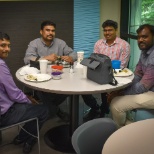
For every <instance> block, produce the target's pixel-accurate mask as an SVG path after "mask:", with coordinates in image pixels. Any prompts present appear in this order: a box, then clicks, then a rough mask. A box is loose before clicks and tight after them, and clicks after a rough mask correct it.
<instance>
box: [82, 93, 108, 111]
mask: <svg viewBox="0 0 154 154" xmlns="http://www.w3.org/2000/svg"><path fill="white" fill-rule="evenodd" d="M106 94H107V93H101V100H102V103H101V105H100V109H101V112H102V113H109V104H108V102H107V96H106ZM82 98H83V100H84V102H85V104H86V105H87V106H89V107H91V108H92V109H94V110H98V109H99V105H98V104H97V101H96V99H95V97H94V96H93V95H82Z"/></svg>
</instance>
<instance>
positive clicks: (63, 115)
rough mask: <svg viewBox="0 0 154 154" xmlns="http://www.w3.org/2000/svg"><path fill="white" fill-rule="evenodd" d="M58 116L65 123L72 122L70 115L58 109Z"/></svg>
mask: <svg viewBox="0 0 154 154" xmlns="http://www.w3.org/2000/svg"><path fill="white" fill-rule="evenodd" d="M57 116H58V117H59V118H60V119H62V120H63V121H65V122H69V121H70V116H69V114H68V113H66V112H64V111H62V110H61V109H58V111H57Z"/></svg>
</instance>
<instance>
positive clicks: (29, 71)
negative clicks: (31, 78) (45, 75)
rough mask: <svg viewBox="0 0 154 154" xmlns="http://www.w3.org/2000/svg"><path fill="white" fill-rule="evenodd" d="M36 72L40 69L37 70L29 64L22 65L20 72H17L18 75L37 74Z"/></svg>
mask: <svg viewBox="0 0 154 154" xmlns="http://www.w3.org/2000/svg"><path fill="white" fill-rule="evenodd" d="M38 73H40V70H38V69H37V68H35V67H29V66H24V67H22V68H21V70H20V72H19V74H20V75H26V74H38Z"/></svg>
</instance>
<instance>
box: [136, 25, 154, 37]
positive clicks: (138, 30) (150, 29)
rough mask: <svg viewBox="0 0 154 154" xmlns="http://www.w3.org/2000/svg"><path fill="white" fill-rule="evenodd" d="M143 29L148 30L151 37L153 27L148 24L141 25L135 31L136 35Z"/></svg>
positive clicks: (153, 32) (153, 30)
mask: <svg viewBox="0 0 154 154" xmlns="http://www.w3.org/2000/svg"><path fill="white" fill-rule="evenodd" d="M144 28H148V29H149V31H150V32H151V34H152V35H154V26H153V25H150V24H143V25H140V26H139V28H138V29H137V30H136V32H137V34H138V33H139V32H140V31H142V30H143V29H144Z"/></svg>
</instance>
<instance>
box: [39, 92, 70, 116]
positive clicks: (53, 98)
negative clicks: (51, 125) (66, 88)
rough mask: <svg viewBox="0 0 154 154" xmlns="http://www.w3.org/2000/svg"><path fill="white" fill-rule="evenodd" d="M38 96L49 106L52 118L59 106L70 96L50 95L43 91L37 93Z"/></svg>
mask: <svg viewBox="0 0 154 154" xmlns="http://www.w3.org/2000/svg"><path fill="white" fill-rule="evenodd" d="M36 94H37V96H38V97H39V99H40V100H41V101H42V102H43V104H45V105H47V106H48V109H49V114H50V117H52V116H54V115H55V114H56V113H57V109H58V106H59V105H60V104H61V103H63V102H64V101H65V100H66V98H67V97H68V95H63V94H55V93H48V92H43V91H36Z"/></svg>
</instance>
